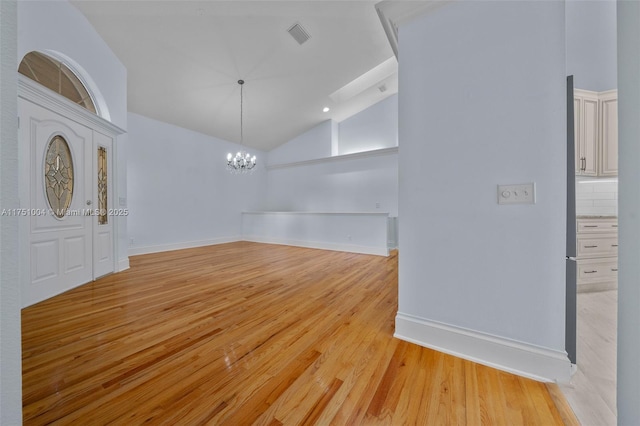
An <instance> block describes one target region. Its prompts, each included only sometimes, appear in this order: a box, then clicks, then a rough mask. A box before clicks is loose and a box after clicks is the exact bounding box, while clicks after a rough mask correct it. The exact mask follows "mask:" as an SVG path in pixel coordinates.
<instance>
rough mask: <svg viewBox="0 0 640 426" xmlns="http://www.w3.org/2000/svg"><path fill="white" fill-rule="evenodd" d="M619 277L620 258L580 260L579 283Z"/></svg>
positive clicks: (612, 279)
mask: <svg viewBox="0 0 640 426" xmlns="http://www.w3.org/2000/svg"><path fill="white" fill-rule="evenodd" d="M617 279H618V259H617V258H613V259H588V260H582V261H578V283H581V282H593V281H609V280H611V281H614V280H617Z"/></svg>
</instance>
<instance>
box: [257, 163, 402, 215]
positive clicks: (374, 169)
mask: <svg viewBox="0 0 640 426" xmlns="http://www.w3.org/2000/svg"><path fill="white" fill-rule="evenodd" d="M267 200H268V201H267V208H268V209H269V210H276V211H319V212H387V213H389V214H390V215H391V216H397V215H398V154H397V152H395V151H393V150H392V151H391V152H386V153H383V154H379V155H376V154H371V155H367V154H356V155H355V156H353V157H351V158H340V157H337V158H336V157H334V158H332V159H330V160H327V161H321V162H312V163H308V164H302V165H298V166H292V167H283V168H272V169H269V172H268V187H267Z"/></svg>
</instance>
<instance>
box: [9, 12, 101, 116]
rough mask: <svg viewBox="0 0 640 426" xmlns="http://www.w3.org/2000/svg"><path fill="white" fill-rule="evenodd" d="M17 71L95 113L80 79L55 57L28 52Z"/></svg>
mask: <svg viewBox="0 0 640 426" xmlns="http://www.w3.org/2000/svg"><path fill="white" fill-rule="evenodd" d="M0 1H2V0H0ZM18 72H19V73H20V74H22V75H24V76H26V77H29V78H30V79H31V80H33V81H37V82H38V83H40V84H42V85H43V86H44V87H46V88H48V89H51V90H53V91H54V92H56V93H59V94H60V95H62V96H64V97H65V98H67V99H69V100H70V101H71V102H74V103H76V104H78V105H80V106H81V107H83V108H86V109H88V110H89V111H91V112H93V113H94V114H95V113H96V106H95V104H94V103H93V100H92V99H91V95H89V91H88V90H87V88H86V87H85V86H84V84H83V83H82V81H80V79H79V78H78V77H77V76H76V75H75V74H74V72H73V71H71V69H70V68H69V67H68V66H66V65H65V64H63V63H62V62H60V61H58V60H57V59H54V58H52V57H50V56H47V55H45V54H43V53H40V52H29V53H27V54H26V55H25V56H24V58H22V61H21V62H20V66H19V67H18Z"/></svg>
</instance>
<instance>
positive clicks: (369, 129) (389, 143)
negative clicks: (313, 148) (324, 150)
mask: <svg viewBox="0 0 640 426" xmlns="http://www.w3.org/2000/svg"><path fill="white" fill-rule="evenodd" d="M338 141H339V142H338V145H339V148H338V154H340V155H343V154H351V153H354V152H362V151H371V150H374V149H382V148H391V147H394V146H398V95H397V94H395V95H392V96H389V97H388V98H386V99H384V100H382V101H380V102H378V103H376V104H374V105H372V106H370V107H369V108H367V109H365V110H364V111H362V112H360V113H358V114H356V115H354V116H352V117H350V118H347V119H346V120H344V121H342V122H340V125H339V139H338Z"/></svg>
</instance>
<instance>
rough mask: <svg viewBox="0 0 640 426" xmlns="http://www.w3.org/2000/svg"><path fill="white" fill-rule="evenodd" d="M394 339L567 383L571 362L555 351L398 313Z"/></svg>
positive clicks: (565, 356)
mask: <svg viewBox="0 0 640 426" xmlns="http://www.w3.org/2000/svg"><path fill="white" fill-rule="evenodd" d="M394 336H395V337H397V338H399V339H402V340H406V341H408V342H411V343H415V344H417V345H420V346H424V347H427V348H431V349H435V350H437V351H440V352H444V353H447V354H450V355H454V356H457V357H459V358H464V359H467V360H470V361H474V362H477V363H479V364H483V365H487V366H489V367H493V368H497V369H499V370H504V371H507V372H510V373H513V374H517V375H519V376H524V377H528V378H531V379H534V380H538V381H543V382H560V383H567V382H569V380H570V378H571V361H569V358H568V356H567V353H566V352H564V351H556V350H552V349H548V348H543V347H540V346H536V345H530V344H527V343H523V342H518V341H515V340H511V339H506V338H503V337H498V336H493V335H490V334H485V333H481V332H477V331H473V330H469V329H465V328H461V327H455V326H451V325H448V324H443V323H439V322H436V321H430V320H426V319H424V318H419V317H415V316H413V315H408V314H402V313H400V312H398V314H397V316H396V331H395V334H394Z"/></svg>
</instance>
